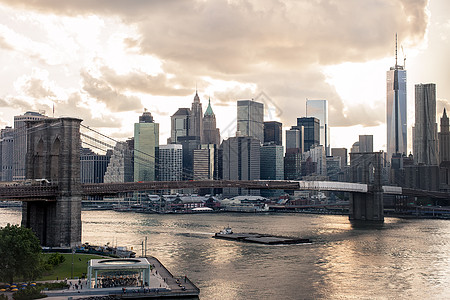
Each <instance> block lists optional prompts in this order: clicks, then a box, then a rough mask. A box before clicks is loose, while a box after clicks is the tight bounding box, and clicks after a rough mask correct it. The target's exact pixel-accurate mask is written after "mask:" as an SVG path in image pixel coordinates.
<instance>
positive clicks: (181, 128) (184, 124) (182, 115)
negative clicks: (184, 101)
mask: <svg viewBox="0 0 450 300" xmlns="http://www.w3.org/2000/svg"><path fill="white" fill-rule="evenodd" d="M190 115H191V110H190V109H189V108H179V109H178V110H177V111H176V112H175V113H174V114H173V115H172V116H171V117H170V125H171V126H170V127H171V130H170V139H169V141H168V142H167V143H169V144H176V143H178V138H179V137H183V136H188V135H189V118H190Z"/></svg>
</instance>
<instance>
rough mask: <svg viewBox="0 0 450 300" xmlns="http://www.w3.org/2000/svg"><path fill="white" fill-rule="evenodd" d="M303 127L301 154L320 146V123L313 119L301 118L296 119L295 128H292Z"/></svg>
mask: <svg viewBox="0 0 450 300" xmlns="http://www.w3.org/2000/svg"><path fill="white" fill-rule="evenodd" d="M301 126H303V133H304V138H303V140H304V145H305V148H304V149H302V150H303V152H306V151H308V150H309V149H311V147H313V146H317V145H320V121H319V119H317V118H315V117H303V118H297V126H292V128H298V129H300V127H301Z"/></svg>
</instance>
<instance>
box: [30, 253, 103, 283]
mask: <svg viewBox="0 0 450 300" xmlns="http://www.w3.org/2000/svg"><path fill="white" fill-rule="evenodd" d="M44 255H50V254H47V253H45V254H44ZM61 255H63V256H64V257H65V258H66V260H65V261H64V262H63V263H62V264H60V265H58V266H57V267H56V268H54V269H53V270H51V271H48V272H44V274H43V276H41V277H40V278H38V280H56V278H57V277H58V280H64V279H65V278H67V279H70V277H71V275H72V254H71V253H61ZM102 258H104V259H105V257H103V256H99V255H92V254H79V253H75V254H74V255H73V277H74V278H81V276H82V275H83V274H85V276H86V274H87V267H88V261H89V260H91V259H102Z"/></svg>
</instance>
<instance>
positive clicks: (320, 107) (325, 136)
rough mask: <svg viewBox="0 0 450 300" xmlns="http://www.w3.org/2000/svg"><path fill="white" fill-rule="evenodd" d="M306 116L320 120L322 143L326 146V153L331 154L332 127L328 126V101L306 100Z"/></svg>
mask: <svg viewBox="0 0 450 300" xmlns="http://www.w3.org/2000/svg"><path fill="white" fill-rule="evenodd" d="M306 116H307V117H315V118H317V119H319V121H320V145H323V146H324V147H325V151H326V155H328V156H330V155H331V147H330V128H329V127H328V101H327V100H309V99H307V100H306Z"/></svg>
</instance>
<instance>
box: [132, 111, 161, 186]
mask: <svg viewBox="0 0 450 300" xmlns="http://www.w3.org/2000/svg"><path fill="white" fill-rule="evenodd" d="M158 148H159V124H158V123H155V122H154V121H153V117H152V115H151V113H150V112H148V111H145V112H144V113H143V114H142V116H140V117H139V123H135V124H134V181H155V180H156V175H157V173H156V172H157V164H158V161H157V160H158Z"/></svg>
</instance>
